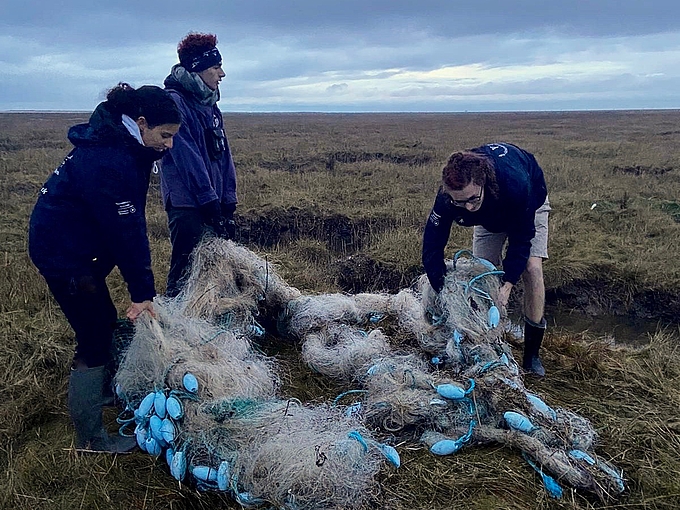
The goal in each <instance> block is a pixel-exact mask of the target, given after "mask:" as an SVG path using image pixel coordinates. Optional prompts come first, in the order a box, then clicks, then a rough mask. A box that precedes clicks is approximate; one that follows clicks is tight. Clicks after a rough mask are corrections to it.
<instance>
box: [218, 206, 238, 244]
mask: <svg viewBox="0 0 680 510" xmlns="http://www.w3.org/2000/svg"><path fill="white" fill-rule="evenodd" d="M221 209H222V219H223V220H224V228H225V231H226V234H227V237H226V238H225V239H234V236H235V235H236V222H235V221H234V212H235V211H236V203H235V202H232V203H229V204H227V203H225V202H222V204H221Z"/></svg>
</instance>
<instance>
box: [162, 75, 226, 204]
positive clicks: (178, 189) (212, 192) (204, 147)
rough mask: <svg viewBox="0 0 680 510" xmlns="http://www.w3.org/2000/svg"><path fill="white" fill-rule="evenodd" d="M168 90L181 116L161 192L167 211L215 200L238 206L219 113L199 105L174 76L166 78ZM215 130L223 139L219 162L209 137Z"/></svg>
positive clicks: (165, 158) (165, 164) (165, 162)
mask: <svg viewBox="0 0 680 510" xmlns="http://www.w3.org/2000/svg"><path fill="white" fill-rule="evenodd" d="M165 89H166V90H167V91H168V92H169V93H170V95H171V96H172V98H173V99H174V100H175V103H176V104H177V108H179V111H180V113H181V115H182V124H181V126H180V129H179V132H178V133H177V134H176V135H175V136H174V138H173V145H172V149H170V150H169V151H168V152H167V153H166V154H165V156H163V162H162V170H161V190H162V191H163V202H164V204H165V207H166V208H167V206H168V204H172V206H173V207H192V208H198V207H200V206H202V205H205V204H207V203H208V202H212V201H214V200H219V201H220V202H221V203H223V204H236V202H237V200H236V169H235V167H234V161H233V158H232V156H231V150H230V148H229V143H228V141H227V138H226V135H224V123H223V120H222V113H221V112H220V109H219V108H218V107H217V105H212V106H208V105H202V104H200V103H199V102H198V101H197V100H196V99H195V97H194V95H193V94H192V93H191V92H189V91H187V90H185V89H184V87H182V85H181V84H180V83H179V82H178V81H177V80H175V79H174V78H173V77H172V75H171V76H169V77H168V78H166V80H165ZM212 129H216V130H218V131H220V132H221V133H222V134H223V135H224V143H225V150H224V151H223V152H222V155H221V157H220V158H219V159H213V158H211V157H210V153H209V149H208V144H209V143H210V140H207V139H206V135H207V131H208V130H212Z"/></svg>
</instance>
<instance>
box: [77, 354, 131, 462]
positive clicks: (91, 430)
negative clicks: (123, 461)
mask: <svg viewBox="0 0 680 510" xmlns="http://www.w3.org/2000/svg"><path fill="white" fill-rule="evenodd" d="M105 375H106V374H105V367H103V366H101V367H92V368H84V369H75V370H74V369H72V370H71V377H70V379H69V385H68V410H69V414H70V415H71V420H73V425H74V427H75V429H76V450H79V451H86V452H104V453H129V452H130V451H132V450H133V449H134V448H135V447H136V446H137V441H136V440H135V438H134V437H122V436H118V435H112V436H110V435H109V434H108V432H106V430H105V429H104V426H103V424H102V404H103V395H102V388H103V385H104V379H105Z"/></svg>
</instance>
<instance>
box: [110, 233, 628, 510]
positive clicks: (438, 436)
mask: <svg viewBox="0 0 680 510" xmlns="http://www.w3.org/2000/svg"><path fill="white" fill-rule="evenodd" d="M497 276H498V271H496V269H495V268H494V267H493V266H492V265H490V264H489V263H488V262H486V261H483V260H480V259H476V258H474V257H472V256H471V255H470V254H469V253H468V252H460V253H459V254H457V255H456V257H455V258H454V260H452V261H449V263H448V273H447V277H446V281H445V287H444V289H443V291H442V292H441V293H439V294H436V293H434V292H433V291H432V289H431V288H430V286H429V283H428V281H427V278H426V277H421V278H420V280H419V282H418V284H417V285H416V286H414V288H412V289H404V290H402V291H401V292H399V293H397V294H386V293H376V294H371V293H363V294H356V295H352V296H348V295H341V294H324V295H314V296H313V295H301V294H300V293H299V292H298V291H297V290H296V289H293V288H292V287H290V286H288V285H287V284H286V283H285V281H283V280H282V279H281V278H280V277H279V276H277V275H276V273H275V271H273V269H272V268H271V267H270V265H269V264H267V262H266V261H264V260H263V259H261V258H260V257H258V256H257V255H255V254H254V253H252V252H251V251H249V250H247V249H245V248H243V247H241V246H238V245H235V244H234V243H232V242H230V241H221V240H212V241H209V242H208V243H206V244H203V245H202V246H201V247H200V248H199V250H198V252H197V253H196V254H195V262H194V265H193V267H192V272H191V275H190V277H189V280H188V283H187V287H186V290H185V292H184V293H183V294H181V295H180V296H178V298H176V299H175V300H171V301H161V302H160V303H159V304H158V309H159V314H160V315H159V320H158V321H157V322H155V321H147V322H145V323H142V324H140V325H139V327H138V328H137V332H136V334H135V338H134V341H133V344H132V345H131V346H130V348H129V349H128V351H127V353H126V356H125V358H124V360H123V363H122V364H121V368H120V371H119V374H118V377H117V382H118V383H119V385H120V387H121V391H122V394H123V396H124V398H125V399H126V401H127V402H129V403H130V406H131V408H133V409H136V413H137V416H136V417H133V418H132V421H131V425H132V424H135V425H136V428H137V432H138V437H139V436H141V440H142V441H141V442H142V444H144V445H146V443H147V442H148V440H149V437H151V438H152V439H154V438H155V436H156V435H157V434H155V433H154V426H155V427H156V428H160V432H159V433H158V434H159V435H160V436H161V438H163V437H164V436H163V432H164V431H165V432H167V434H166V435H167V438H168V439H170V438H171V439H172V440H173V441H174V442H170V441H166V443H167V444H168V446H165V451H166V452H170V454H169V457H168V460H169V464H170V466H171V472H173V474H174V475H177V473H178V472H180V471H181V472H182V473H184V471H182V468H183V467H184V469H185V470H189V471H191V472H192V474H193V475H194V478H196V480H198V483H199V485H201V486H203V487H207V488H218V489H223V490H230V491H231V492H232V493H233V494H234V497H236V498H237V499H238V500H239V501H240V502H242V503H243V504H251V503H253V504H254V503H257V502H260V501H268V502H270V503H275V504H276V505H278V506H280V507H283V508H325V507H332V506H333V505H332V504H331V502H332V501H335V502H336V503H337V502H338V501H340V500H336V499H333V498H334V497H335V496H334V494H341V495H342V498H344V499H342V503H341V504H338V506H344V507H350V506H351V505H352V504H357V505H358V504H359V502H360V501H362V498H363V497H365V496H366V495H368V494H371V492H372V491H374V490H376V488H375V484H374V483H375V482H374V475H375V474H376V473H377V471H378V469H379V468H380V463H381V462H382V461H384V459H387V460H389V461H390V462H392V463H393V464H395V465H398V464H399V460H398V454H397V453H396V451H395V450H394V449H393V448H392V447H390V446H388V445H387V444H384V443H380V442H378V439H376V438H373V437H371V435H370V434H369V432H368V430H382V431H383V432H385V433H386V434H390V435H391V436H396V437H398V438H400V439H406V440H420V441H422V442H424V443H426V444H427V445H428V446H429V447H430V450H431V451H432V452H433V453H434V454H437V455H448V454H452V453H455V452H456V451H458V450H459V449H460V448H462V447H463V446H465V445H468V444H474V443H483V442H489V441H495V442H499V443H504V444H508V445H510V446H512V447H514V448H516V449H518V450H520V451H521V452H522V453H523V454H524V455H525V457H526V459H527V461H528V462H529V463H530V464H531V465H532V466H533V467H534V468H535V469H536V470H537V471H539V473H540V474H541V476H542V478H543V480H544V482H545V484H546V487H547V488H548V490H549V491H550V493H551V494H552V495H553V496H555V497H559V495H560V492H561V488H560V486H559V483H562V482H564V483H567V484H570V485H572V486H574V487H576V488H579V489H583V490H587V491H591V492H594V493H596V494H598V495H599V496H600V497H602V498H607V497H609V496H611V495H615V494H618V493H620V492H622V491H623V489H624V483H623V478H622V475H621V473H620V472H618V470H617V469H615V468H614V467H613V466H611V465H610V464H609V463H607V462H605V461H604V460H603V459H601V458H600V456H598V455H597V454H596V453H595V451H594V448H595V445H596V439H597V437H596V433H595V431H594V430H593V427H592V425H591V424H590V422H589V421H588V420H587V419H586V418H584V417H581V416H578V415H577V414H575V413H572V412H570V411H568V410H566V409H562V408H551V407H549V406H548V405H547V404H546V403H545V402H544V401H543V400H542V399H541V398H540V397H539V396H538V395H534V394H531V393H530V392H528V391H527V389H526V388H525V387H524V384H523V381H522V377H521V373H520V370H519V368H518V365H517V363H516V362H515V360H514V358H513V356H512V351H511V349H510V347H509V345H508V344H507V343H505V342H504V341H503V332H504V331H505V330H506V328H507V326H508V322H507V319H505V318H503V317H501V313H500V311H499V310H498V308H497V307H496V306H495V304H494V303H495V301H496V299H497V295H498V291H499V279H498V277H497ZM261 316H267V318H268V319H272V318H277V319H278V330H279V332H280V333H281V334H283V335H286V336H289V337H291V338H293V339H296V340H299V341H300V342H301V349H302V355H303V358H304V360H305V361H306V362H307V363H308V364H309V366H310V367H311V368H313V369H314V370H315V371H317V372H318V373H320V374H323V375H325V376H328V377H331V378H334V379H336V380H339V381H343V382H344V383H350V384H353V385H355V389H354V390H352V391H350V392H347V393H346V394H342V395H339V396H338V398H337V399H336V402H335V403H334V404H338V405H332V406H310V405H305V404H302V403H299V402H296V401H293V400H290V399H285V398H281V397H280V396H279V392H280V389H279V385H278V379H277V377H276V365H275V363H274V362H273V360H271V359H269V358H267V357H265V356H263V355H261V354H257V353H255V352H254V351H253V349H252V345H251V340H252V339H254V338H256V337H257V335H259V334H261V333H262V330H261V327H260V326H259V323H258V322H257V321H256V320H255V319H256V318H258V317H261ZM261 322H262V321H261ZM135 344H139V345H135ZM225 372H229V373H225ZM187 373H189V374H191V375H192V377H190V378H189V381H188V382H187V381H186V379H187V376H186V374H187ZM192 378H193V379H192ZM196 386H197V388H196ZM159 392H160V393H162V394H163V396H161V397H159V396H158V393H159ZM152 394H153V395H152ZM145 395H147V396H145ZM149 395H150V396H149ZM357 395H360V396H361V397H360V398H358V399H356V398H355V399H351V400H350V399H349V397H350V396H351V397H355V396H357ZM171 397H178V398H179V401H180V402H181V403H183V404H184V410H183V411H184V412H183V417H182V418H181V421H177V420H175V421H172V420H169V421H170V423H169V424H168V422H167V421H164V418H162V417H161V416H158V419H153V423H155V424H156V425H153V424H152V423H151V422H152V418H153V412H152V411H150V410H149V409H147V408H146V407H147V406H148V404H146V406H145V401H147V400H154V401H155V399H156V398H158V400H160V401H162V400H163V398H166V400H167V401H168V402H172V401H173V399H172V398H171ZM341 402H342V403H347V404H348V406H347V407H345V406H341V405H339V404H340V403H341ZM173 405H174V404H173ZM140 408H141V409H140ZM161 408H162V406H161ZM343 409H344V410H345V411H346V412H342V410H343ZM349 411H351V412H349ZM167 412H169V408H168V410H167ZM145 413H146V414H145ZM159 420H160V422H161V425H158V422H159ZM168 431H169V432H168ZM299 448H302V450H298V449H299ZM148 450H150V448H147V451H148ZM151 450H152V452H150V453H156V452H158V453H160V450H162V448H160V449H153V448H151ZM312 452H313V454H312ZM178 457H179V460H178ZM290 459H294V461H295V462H294V463H293V464H291V463H290ZM332 459H334V460H332ZM357 459H360V461H357ZM286 461H287V462H288V463H286ZM312 461H313V464H312ZM338 462H339V463H338ZM319 464H320V465H319ZM324 467H326V468H327V470H326V471H323V472H324V473H325V475H324V476H319V474H320V471H318V469H319V468H321V469H323V468H324ZM310 477H312V478H314V480H313V481H312V480H310ZM348 494H353V495H354V499H352V497H350V496H349V495H348Z"/></svg>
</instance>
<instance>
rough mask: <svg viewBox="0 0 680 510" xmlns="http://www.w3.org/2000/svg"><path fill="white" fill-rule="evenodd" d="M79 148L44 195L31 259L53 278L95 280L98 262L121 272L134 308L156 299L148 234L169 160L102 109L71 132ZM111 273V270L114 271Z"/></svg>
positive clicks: (35, 217) (32, 230) (34, 220)
mask: <svg viewBox="0 0 680 510" xmlns="http://www.w3.org/2000/svg"><path fill="white" fill-rule="evenodd" d="M68 138H69V140H70V141H71V143H73V145H74V146H75V148H74V149H73V150H72V151H71V152H70V153H69V155H68V156H66V158H65V159H64V161H63V162H62V163H61V164H60V165H59V167H58V168H57V169H56V170H55V171H54V173H53V174H52V175H51V177H50V178H49V179H48V180H47V182H46V183H45V184H44V186H43V187H42V188H41V190H40V196H39V197H38V201H37V203H36V205H35V207H34V209H33V213H32V214H31V220H30V225H29V254H30V256H31V259H32V260H33V262H34V264H35V265H36V267H37V268H38V269H39V270H40V272H41V273H42V274H43V275H44V276H46V277H60V278H78V277H82V276H90V275H92V274H93V261H95V260H96V261H97V263H98V264H99V265H100V267H101V266H103V267H107V268H110V269H113V267H114V266H118V268H119V270H120V272H121V274H122V276H123V278H124V279H125V282H126V283H127V285H128V290H129V292H130V297H131V299H132V301H133V302H135V303H140V302H142V301H145V300H149V299H152V298H153V297H154V296H155V295H156V291H155V288H154V278H153V273H152V271H151V255H150V251H149V240H148V238H147V230H146V217H145V208H146V194H147V191H148V188H149V178H150V174H151V169H152V167H153V162H154V161H155V160H157V159H159V158H160V157H161V156H162V153H161V152H159V151H156V150H155V149H152V148H149V147H145V146H143V145H142V144H140V143H139V142H138V141H137V139H136V138H135V137H133V136H132V135H131V134H130V133H129V132H128V130H127V129H126V128H125V126H123V124H122V120H121V116H120V114H117V115H115V114H113V113H112V112H111V111H110V110H109V108H108V104H107V102H104V103H101V104H100V105H99V106H97V108H96V109H95V111H94V113H93V114H92V116H91V117H90V120H89V123H87V124H78V125H76V126H73V127H71V129H70V130H69V133H68ZM110 269H109V270H110Z"/></svg>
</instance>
